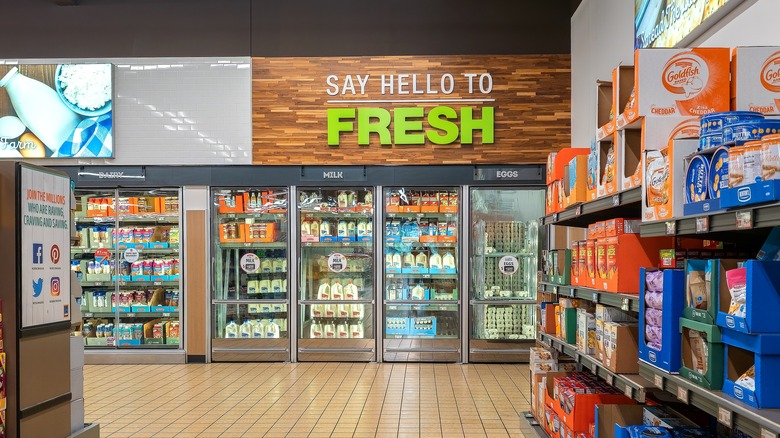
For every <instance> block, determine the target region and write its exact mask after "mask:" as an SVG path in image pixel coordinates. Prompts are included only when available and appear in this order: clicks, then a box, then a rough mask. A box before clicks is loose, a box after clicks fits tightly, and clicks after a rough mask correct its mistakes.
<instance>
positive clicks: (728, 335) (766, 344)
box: [722, 329, 780, 409]
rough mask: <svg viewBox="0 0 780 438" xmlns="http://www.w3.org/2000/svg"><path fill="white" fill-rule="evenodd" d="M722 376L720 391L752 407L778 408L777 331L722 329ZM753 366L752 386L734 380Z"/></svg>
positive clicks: (779, 360)
mask: <svg viewBox="0 0 780 438" xmlns="http://www.w3.org/2000/svg"><path fill="white" fill-rule="evenodd" d="M722 334H723V343H724V344H725V350H724V355H725V356H726V360H725V376H724V381H723V393H724V394H727V395H729V396H731V397H734V398H736V399H737V400H739V401H742V402H744V403H747V404H749V405H750V406H753V407H755V408H761V409H766V408H768V409H776V408H780V392H779V391H778V390H777V388H778V387H780V373H778V372H777V370H778V369H780V334H753V335H751V334H747V333H741V332H737V331H734V330H729V329H723V332H722ZM752 366H755V368H754V381H755V386H754V387H750V386H748V385H742V384H739V383H737V380H738V379H739V378H740V376H742V375H743V374H744V373H745V372H747V371H748V370H749V369H750V367H752Z"/></svg>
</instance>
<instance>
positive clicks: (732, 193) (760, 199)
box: [720, 179, 780, 208]
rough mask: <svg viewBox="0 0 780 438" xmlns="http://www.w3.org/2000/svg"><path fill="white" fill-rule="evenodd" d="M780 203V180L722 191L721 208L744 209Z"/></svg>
mask: <svg viewBox="0 0 780 438" xmlns="http://www.w3.org/2000/svg"><path fill="white" fill-rule="evenodd" d="M774 201H780V180H778V179H773V180H769V181H760V182H756V183H753V184H748V185H744V186H740V187H733V188H730V189H723V190H721V195H720V206H721V208H733V207H744V206H747V205H755V204H765V203H767V202H774Z"/></svg>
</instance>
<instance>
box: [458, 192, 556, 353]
mask: <svg viewBox="0 0 780 438" xmlns="http://www.w3.org/2000/svg"><path fill="white" fill-rule="evenodd" d="M543 214H544V191H543V190H531V189H486V188H473V189H472V191H471V254H472V258H471V260H472V267H471V270H472V272H471V294H470V297H471V303H470V304H471V311H470V321H471V327H470V333H471V339H470V340H469V361H472V362H513V361H517V362H520V361H527V360H528V349H527V348H523V345H522V344H524V343H527V342H533V341H534V340H535V339H536V322H535V319H536V311H535V305H536V287H537V284H536V278H537V271H538V268H537V260H538V252H539V249H538V240H539V238H538V222H537V218H538V217H540V216H542V215H543Z"/></svg>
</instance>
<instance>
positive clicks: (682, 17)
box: [634, 0, 741, 49]
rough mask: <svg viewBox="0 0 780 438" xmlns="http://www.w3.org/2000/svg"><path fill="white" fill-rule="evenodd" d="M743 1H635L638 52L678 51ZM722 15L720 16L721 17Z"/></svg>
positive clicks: (635, 44)
mask: <svg viewBox="0 0 780 438" xmlns="http://www.w3.org/2000/svg"><path fill="white" fill-rule="evenodd" d="M739 2H741V0H634V48H635V49H644V48H648V47H674V46H675V45H677V44H678V43H679V42H680V41H682V40H683V38H685V37H686V36H688V35H690V34H691V33H693V31H694V30H695V29H697V28H698V27H699V26H700V25H702V23H705V22H707V23H711V22H712V21H713V20H714V19H716V17H714V15H716V13H717V12H719V11H723V12H725V10H726V6H727V5H728V6H729V7H731V6H734V5H735V4H737V3H739ZM718 15H720V14H718Z"/></svg>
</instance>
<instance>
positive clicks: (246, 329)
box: [240, 319, 252, 339]
mask: <svg viewBox="0 0 780 438" xmlns="http://www.w3.org/2000/svg"><path fill="white" fill-rule="evenodd" d="M240 332H241V338H242V339H243V338H251V337H252V323H251V322H249V320H248V319H247V320H245V321H244V323H243V324H241V328H240Z"/></svg>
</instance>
